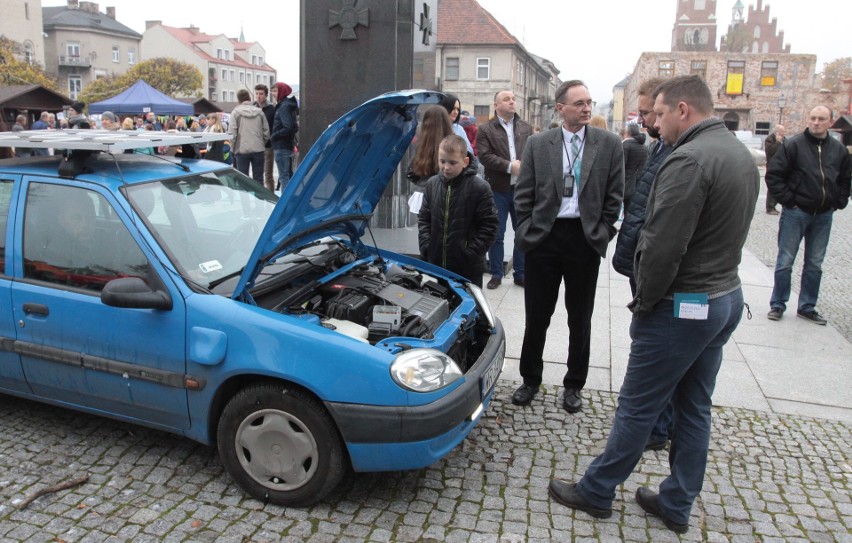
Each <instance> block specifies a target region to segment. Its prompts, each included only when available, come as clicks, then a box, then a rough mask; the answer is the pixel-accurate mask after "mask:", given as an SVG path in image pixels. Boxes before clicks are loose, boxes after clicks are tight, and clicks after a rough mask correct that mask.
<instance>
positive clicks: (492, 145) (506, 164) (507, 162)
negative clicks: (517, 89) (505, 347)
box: [476, 89, 533, 289]
mask: <svg viewBox="0 0 852 543" xmlns="http://www.w3.org/2000/svg"><path fill="white" fill-rule="evenodd" d="M532 133H533V129H532V127H531V126H530V125H529V124H528V123H527V122H525V121H524V120H523V119H521V117H520V116H519V115H518V114H517V113H515V93H513V92H512V91H511V90H509V89H504V90H501V91H498V92H497V94H495V95H494V117H493V118H492V119H491V120H489V121H488V122H486V123H484V124H483V125H482V126H480V127H479V131H478V132H477V134H476V155H477V157H478V158H479V161H480V162H481V163H482V166H483V168H485V180H486V181H488V184H489V185H491V191H492V193H493V194H494V203H495V204H496V205H497V215H498V217H499V218H500V230H499V231H498V232H497V239H496V241H494V245H492V246H491V248H490V249H489V250H488V268H489V269H488V272H489V273H490V274H491V279H490V280H489V281H488V285H487V286H488V288H490V289H495V288H497V287H499V286H500V283H501V282H502V281H503V238H504V237H505V236H506V220H507V219H508V218H509V217H511V219H512V228H514V229H515V230H516V231H517V229H518V222H517V219H518V217H517V215H516V214H515V203H514V199H515V182H516V181H517V179H518V173H520V171H521V156H523V153H524V147H525V146H526V144H527V139H528V138H529V137H530V136H531V135H532ZM524 260H525V257H524V253H523V251H521V250H520V249H519V248H518V247H517V246H515V248H514V251H513V252H512V266H513V267H514V269H515V271H514V282H515V284H516V285H518V286H520V287H522V286H524V285H525V278H524V268H525V264H524Z"/></svg>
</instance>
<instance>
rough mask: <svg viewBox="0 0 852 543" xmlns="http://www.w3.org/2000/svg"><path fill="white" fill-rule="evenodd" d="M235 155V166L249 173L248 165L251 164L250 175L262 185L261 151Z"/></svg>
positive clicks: (246, 173)
mask: <svg viewBox="0 0 852 543" xmlns="http://www.w3.org/2000/svg"><path fill="white" fill-rule="evenodd" d="M234 156H235V160H234V162H235V166H236V167H237V169H238V170H239V171H241V172H242V173H243V174H245V175H248V174H249V166H251V177H252V179H254V180H255V181H257V182H258V183H260V184H261V185H263V151H258V152H257V153H237V154H236V155H234Z"/></svg>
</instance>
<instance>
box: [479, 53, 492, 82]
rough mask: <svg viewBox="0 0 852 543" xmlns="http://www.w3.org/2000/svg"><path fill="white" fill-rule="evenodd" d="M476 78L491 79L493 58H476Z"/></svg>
mask: <svg viewBox="0 0 852 543" xmlns="http://www.w3.org/2000/svg"><path fill="white" fill-rule="evenodd" d="M476 78H477V79H479V80H480V81H481V80H484V79H491V59H490V58H478V59H476Z"/></svg>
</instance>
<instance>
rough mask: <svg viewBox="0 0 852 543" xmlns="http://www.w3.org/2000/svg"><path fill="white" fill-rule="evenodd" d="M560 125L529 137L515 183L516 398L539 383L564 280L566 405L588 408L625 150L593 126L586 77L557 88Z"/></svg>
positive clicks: (530, 393)
mask: <svg viewBox="0 0 852 543" xmlns="http://www.w3.org/2000/svg"><path fill="white" fill-rule="evenodd" d="M556 110H557V111H558V112H559V114H560V115H561V117H562V121H563V122H562V125H561V126H560V127H558V128H553V129H550V130H548V131H546V132H541V133H539V134H535V135H533V136H531V137H530V139H529V140H528V141H527V145H526V148H525V149H524V154H523V158H522V159H521V171H520V174H519V176H518V182H517V185H516V187H515V208H516V211H517V214H518V229H517V232H516V233H515V246H516V247H518V248H520V249H521V250H522V251H525V252H526V278H527V281H526V289H525V291H524V307H525V311H526V329H525V331H524V344H523V348H522V349H521V363H520V371H521V377H523V380H524V384H523V385H521V387H520V388H518V389H517V390H516V391H515V393H514V394H513V395H512V403H514V404H515V405H528V404H529V403H530V402H531V401H532V399H533V397H534V396H535V394H536V393H537V392H538V389H539V385H541V375H542V370H543V366H544V364H543V361H542V354H543V352H544V344H545V340H546V339H547V328H548V326H550V318H551V316H552V315H553V310H554V309H555V308H556V300H557V299H558V297H559V286H560V284H561V283H562V281H564V282H565V308H566V309H567V310H568V329H569V338H568V371H567V373H566V374H565V377H564V379H563V384H564V385H565V391H564V393H563V396H562V406H563V407H564V408H565V410H566V411H568V412H569V413H576V412H577V411H579V410H580V409H582V406H583V401H582V396H581V390H582V389H583V387H584V386H585V384H586V376H587V374H588V371H589V354H590V350H591V333H592V311H593V310H594V306H595V289H596V285H597V280H598V268H599V267H600V262H601V258H604V257H605V256H606V248H607V245H608V244H609V241H610V240H611V239H612V237H613V236H614V235H615V232H616V230H615V226H614V224H615V221H616V220H618V214H619V211H620V209H621V200H622V196H623V194H624V151H623V148H622V145H621V139H619V137H618V136H617V135H615V134H613V133H611V132H607V131H606V130H601V129H597V128H594V127H591V126H588V124H589V121H590V120H591V117H592V99H591V96H590V94H589V89H588V88H587V87H586V85H585V84H584V83H583V82H582V81H578V80H573V81H566V82H565V83H563V84H562V85H560V86H559V88H558V89H557V90H556Z"/></svg>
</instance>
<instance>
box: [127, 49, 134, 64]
mask: <svg viewBox="0 0 852 543" xmlns="http://www.w3.org/2000/svg"><path fill="white" fill-rule="evenodd" d="M127 63H128V64H130V65H131V66H132V65H134V64H136V49H128V50H127Z"/></svg>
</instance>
